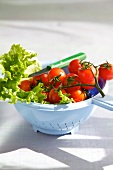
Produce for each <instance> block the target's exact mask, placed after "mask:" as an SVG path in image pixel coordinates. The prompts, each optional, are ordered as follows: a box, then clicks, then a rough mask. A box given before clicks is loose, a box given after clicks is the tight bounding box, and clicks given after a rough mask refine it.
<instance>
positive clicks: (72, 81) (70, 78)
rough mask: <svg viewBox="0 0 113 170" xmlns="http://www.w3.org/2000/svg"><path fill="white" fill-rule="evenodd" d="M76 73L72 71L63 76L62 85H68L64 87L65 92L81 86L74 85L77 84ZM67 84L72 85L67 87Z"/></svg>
mask: <svg viewBox="0 0 113 170" xmlns="http://www.w3.org/2000/svg"><path fill="white" fill-rule="evenodd" d="M78 81H79V79H78V75H76V74H74V73H69V74H67V76H66V77H65V79H64V81H63V85H64V86H68V88H66V89H65V90H66V92H67V93H70V92H72V91H75V90H78V89H80V88H81V87H80V86H74V85H76V84H78ZM69 86H73V87H69Z"/></svg>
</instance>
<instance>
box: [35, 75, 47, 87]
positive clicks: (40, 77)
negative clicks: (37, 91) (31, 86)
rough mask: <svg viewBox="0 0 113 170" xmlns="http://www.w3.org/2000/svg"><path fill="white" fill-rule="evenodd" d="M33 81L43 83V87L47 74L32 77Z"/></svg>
mask: <svg viewBox="0 0 113 170" xmlns="http://www.w3.org/2000/svg"><path fill="white" fill-rule="evenodd" d="M34 79H35V80H36V81H40V82H42V83H44V85H47V84H48V74H47V73H43V74H40V75H37V76H34Z"/></svg>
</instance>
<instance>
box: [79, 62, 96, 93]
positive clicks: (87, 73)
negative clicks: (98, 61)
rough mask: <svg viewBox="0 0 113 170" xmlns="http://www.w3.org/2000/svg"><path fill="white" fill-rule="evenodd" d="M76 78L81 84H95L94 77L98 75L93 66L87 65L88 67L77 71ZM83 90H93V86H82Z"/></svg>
mask: <svg viewBox="0 0 113 170" xmlns="http://www.w3.org/2000/svg"><path fill="white" fill-rule="evenodd" d="M78 76H79V80H80V82H81V83H82V84H91V85H94V84H95V78H94V76H97V77H98V73H97V70H96V68H95V67H94V66H93V65H89V66H88V67H86V68H85V67H84V66H83V68H81V69H79V70H78ZM82 87H83V88H84V89H87V90H89V89H92V88H94V87H93V86H85V85H84V86H82Z"/></svg>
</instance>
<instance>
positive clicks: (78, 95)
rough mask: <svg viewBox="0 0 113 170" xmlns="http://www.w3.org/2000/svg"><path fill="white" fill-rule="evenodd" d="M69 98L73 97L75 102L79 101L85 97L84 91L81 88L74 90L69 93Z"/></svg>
mask: <svg viewBox="0 0 113 170" xmlns="http://www.w3.org/2000/svg"><path fill="white" fill-rule="evenodd" d="M69 97H70V98H73V99H74V101H75V102H80V101H83V100H85V99H86V93H85V92H83V91H82V90H76V91H73V92H71V93H70V96H69Z"/></svg>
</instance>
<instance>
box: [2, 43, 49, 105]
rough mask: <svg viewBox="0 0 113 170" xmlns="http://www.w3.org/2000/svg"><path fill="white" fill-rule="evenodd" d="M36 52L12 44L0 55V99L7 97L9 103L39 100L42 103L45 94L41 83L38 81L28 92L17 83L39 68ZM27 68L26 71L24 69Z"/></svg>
mask: <svg viewBox="0 0 113 170" xmlns="http://www.w3.org/2000/svg"><path fill="white" fill-rule="evenodd" d="M36 56H37V54H36V53H34V52H30V51H27V50H26V49H24V48H23V47H21V46H20V44H13V45H12V46H11V48H10V51H9V52H8V53H5V54H3V55H1V56H0V70H1V71H2V75H3V76H2V77H1V78H0V100H6V99H8V100H9V102H10V103H16V102H17V101H21V102H27V103H29V102H32V101H33V102H40V103H43V101H44V99H45V97H46V96H45V95H43V94H42V90H43V84H41V83H39V85H38V86H36V87H35V88H34V89H32V90H31V91H29V92H24V91H23V90H21V89H20V88H19V87H18V85H19V84H20V82H21V81H22V79H24V78H27V77H28V75H29V74H30V72H31V69H28V68H30V67H31V68H33V69H34V70H32V71H38V70H40V69H41V66H40V63H39V62H37V61H36ZM26 70H28V71H26Z"/></svg>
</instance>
